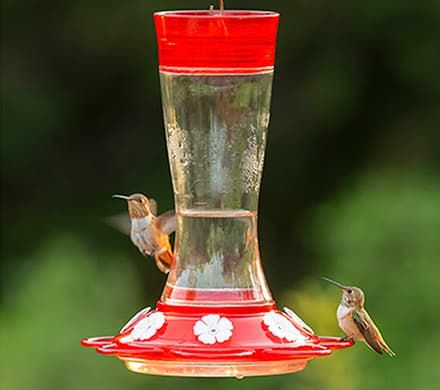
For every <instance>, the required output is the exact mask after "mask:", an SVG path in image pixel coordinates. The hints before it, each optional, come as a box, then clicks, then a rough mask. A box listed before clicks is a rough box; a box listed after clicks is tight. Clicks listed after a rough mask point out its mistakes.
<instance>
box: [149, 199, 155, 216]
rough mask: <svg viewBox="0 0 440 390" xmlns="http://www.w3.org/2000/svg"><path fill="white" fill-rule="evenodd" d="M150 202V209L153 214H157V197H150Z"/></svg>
mask: <svg viewBox="0 0 440 390" xmlns="http://www.w3.org/2000/svg"><path fill="white" fill-rule="evenodd" d="M148 203H149V206H150V211H151V213H152V214H153V215H157V202H156V199H153V198H149V199H148Z"/></svg>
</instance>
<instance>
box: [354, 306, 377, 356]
mask: <svg viewBox="0 0 440 390" xmlns="http://www.w3.org/2000/svg"><path fill="white" fill-rule="evenodd" d="M352 316H353V321H354V323H355V324H356V326H357V328H358V329H359V331H360V332H361V333H362V336H364V339H365V342H366V343H367V344H368V345H369V346H370V347H371V348H373V349H374V350H375V351H376V352H377V353H379V354H381V355H382V354H383V352H382V347H381V345H380V344H379V342H378V341H377V339H376V331H377V330H376V329H375V325H374V323H373V322H372V320H371V318H369V317H367V316H368V314H366V313H364V312H362V311H358V310H353V311H352ZM368 320H370V321H368Z"/></svg>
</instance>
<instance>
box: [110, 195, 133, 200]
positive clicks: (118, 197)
mask: <svg viewBox="0 0 440 390" xmlns="http://www.w3.org/2000/svg"><path fill="white" fill-rule="evenodd" d="M112 198H117V199H124V200H130V197H129V196H125V195H112Z"/></svg>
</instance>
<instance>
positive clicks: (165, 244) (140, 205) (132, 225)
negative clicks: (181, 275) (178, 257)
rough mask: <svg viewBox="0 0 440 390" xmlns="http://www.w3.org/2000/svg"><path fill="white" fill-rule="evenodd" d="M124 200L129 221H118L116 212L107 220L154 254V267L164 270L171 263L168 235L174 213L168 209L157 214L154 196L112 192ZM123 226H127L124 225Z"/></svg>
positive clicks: (151, 254) (142, 250)
mask: <svg viewBox="0 0 440 390" xmlns="http://www.w3.org/2000/svg"><path fill="white" fill-rule="evenodd" d="M113 198H119V199H124V200H126V201H127V203H128V213H129V221H126V222H129V224H126V223H124V221H121V218H120V216H119V217H118V216H116V217H113V218H109V223H110V224H111V225H113V226H114V227H116V228H117V229H118V230H121V231H123V232H124V233H128V234H129V235H130V238H131V241H132V242H133V244H134V245H136V247H137V248H138V249H139V251H140V252H141V253H142V254H143V255H146V256H152V257H154V259H155V261H156V265H157V267H158V268H159V269H160V270H161V271H162V272H163V273H168V272H169V270H170V268H171V266H172V264H173V263H174V256H173V252H172V250H171V245H170V241H169V238H168V236H169V235H170V234H171V233H173V232H174V231H175V230H176V215H175V213H174V210H169V211H167V212H165V213H163V214H161V215H159V216H156V214H157V204H156V201H155V200H154V199H148V198H147V197H146V196H145V195H143V194H132V195H130V196H125V195H113ZM125 226H127V227H128V228H127V227H125Z"/></svg>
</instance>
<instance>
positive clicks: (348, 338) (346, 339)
mask: <svg viewBox="0 0 440 390" xmlns="http://www.w3.org/2000/svg"><path fill="white" fill-rule="evenodd" d="M339 341H352V342H353V343H354V337H353V336H345V337H341V338H340V339H339Z"/></svg>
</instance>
